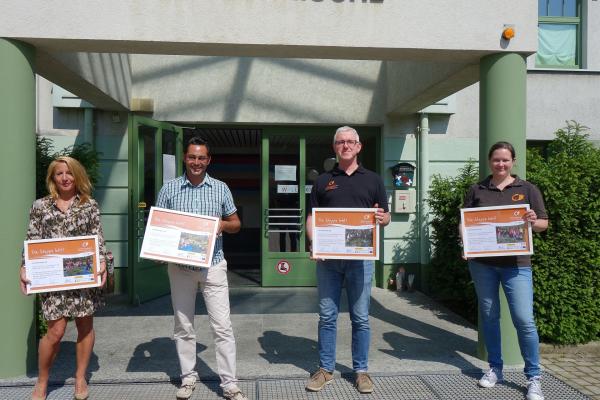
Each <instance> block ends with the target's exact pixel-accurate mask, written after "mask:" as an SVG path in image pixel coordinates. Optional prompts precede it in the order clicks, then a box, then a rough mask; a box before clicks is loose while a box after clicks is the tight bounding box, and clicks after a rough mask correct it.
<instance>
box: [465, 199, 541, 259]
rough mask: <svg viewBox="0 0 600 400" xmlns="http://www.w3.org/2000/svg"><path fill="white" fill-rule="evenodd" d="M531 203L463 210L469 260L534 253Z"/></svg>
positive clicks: (466, 251) (466, 255)
mask: <svg viewBox="0 0 600 400" xmlns="http://www.w3.org/2000/svg"><path fill="white" fill-rule="evenodd" d="M528 210H529V204H520V205H514V206H498V207H478V208H463V209H461V210H460V217H461V229H462V239H463V250H464V255H465V257H497V256H512V255H527V254H533V242H532V235H531V225H530V224H529V223H528V222H526V221H525V220H524V219H523V216H524V215H525V213H526V212H527V211H528Z"/></svg>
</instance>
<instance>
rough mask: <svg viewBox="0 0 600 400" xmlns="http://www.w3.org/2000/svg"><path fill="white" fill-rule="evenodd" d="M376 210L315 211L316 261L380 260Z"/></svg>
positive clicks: (319, 209) (313, 249)
mask: <svg viewBox="0 0 600 400" xmlns="http://www.w3.org/2000/svg"><path fill="white" fill-rule="evenodd" d="M376 211H377V209H376V208H313V210H312V256H313V258H320V259H346V260H378V259H379V226H378V225H377V223H376V221H375V212H376Z"/></svg>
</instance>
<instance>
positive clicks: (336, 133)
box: [333, 125, 360, 144]
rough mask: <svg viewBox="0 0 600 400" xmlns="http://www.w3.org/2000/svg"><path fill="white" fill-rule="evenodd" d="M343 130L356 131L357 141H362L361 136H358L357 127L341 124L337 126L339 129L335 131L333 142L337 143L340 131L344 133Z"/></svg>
mask: <svg viewBox="0 0 600 400" xmlns="http://www.w3.org/2000/svg"><path fill="white" fill-rule="evenodd" d="M342 132H352V133H354V136H356V141H357V142H360V137H359V136H358V132H356V129H354V128H352V127H350V126H347V125H344V126H340V127H339V128H337V130H336V131H335V135H333V144H335V139H336V138H337V135H338V133H342Z"/></svg>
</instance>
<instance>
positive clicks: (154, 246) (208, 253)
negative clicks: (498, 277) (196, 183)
mask: <svg viewBox="0 0 600 400" xmlns="http://www.w3.org/2000/svg"><path fill="white" fill-rule="evenodd" d="M218 228H219V218H217V217H209V216H206V215H199V214H192V213H186V212H182V211H175V210H168V209H165V208H159V207H151V208H150V215H149V217H148V223H147V224H146V232H145V233H144V241H143V242H142V250H141V252H140V257H141V258H147V259H150V260H155V261H164V262H171V263H177V264H185V265H192V266H194V267H205V268H206V267H210V266H211V264H212V257H213V252H214V249H215V242H216V238H217V230H218Z"/></svg>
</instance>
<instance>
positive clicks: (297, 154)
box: [261, 127, 379, 286]
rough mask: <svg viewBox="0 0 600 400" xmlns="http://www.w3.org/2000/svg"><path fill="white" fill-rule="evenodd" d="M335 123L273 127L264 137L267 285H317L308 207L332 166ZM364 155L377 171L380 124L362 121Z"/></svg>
mask: <svg viewBox="0 0 600 400" xmlns="http://www.w3.org/2000/svg"><path fill="white" fill-rule="evenodd" d="M335 129H336V128H334V127H270V128H264V129H263V132H262V137H261V150H262V157H261V173H262V178H261V180H262V183H261V197H262V228H261V242H262V244H261V283H262V286H315V285H316V273H315V266H316V263H315V261H313V260H311V259H310V258H309V255H310V254H309V251H308V245H307V241H306V224H305V222H306V212H307V210H308V208H309V207H308V205H309V204H310V192H311V189H312V185H313V182H314V181H315V179H316V178H317V176H319V174H321V173H323V172H325V171H328V170H330V169H331V168H332V167H333V166H334V164H335V162H336V160H335V154H334V152H333V146H332V141H333V134H334V132H335ZM359 133H360V140H361V142H362V143H363V144H364V146H363V151H362V152H361V155H360V156H359V160H360V162H361V163H362V164H363V165H364V166H365V167H367V168H369V169H372V170H374V171H377V170H378V169H379V168H377V166H378V160H379V156H378V151H377V149H378V145H379V129H377V128H371V127H369V128H367V127H362V128H360V129H359Z"/></svg>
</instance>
